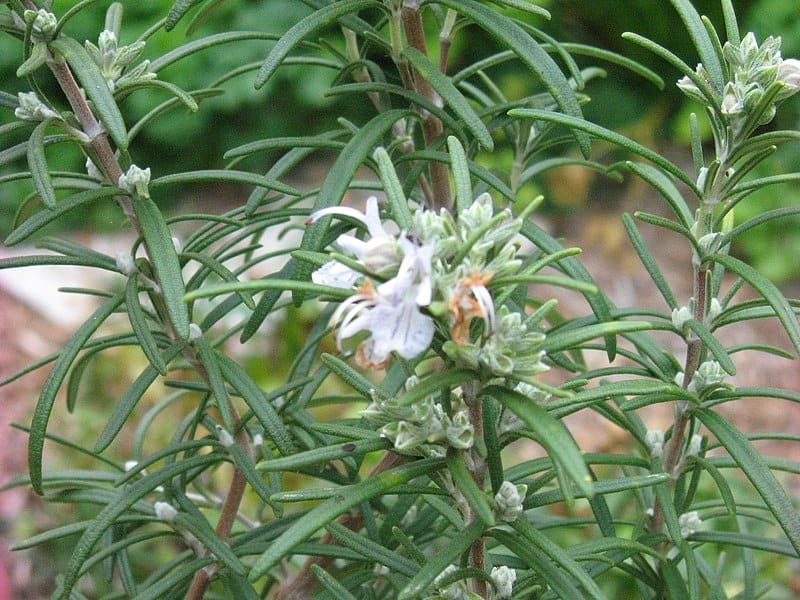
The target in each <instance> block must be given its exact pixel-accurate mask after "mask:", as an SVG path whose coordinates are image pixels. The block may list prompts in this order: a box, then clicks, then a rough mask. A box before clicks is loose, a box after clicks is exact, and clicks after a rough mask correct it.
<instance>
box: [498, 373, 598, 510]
mask: <svg viewBox="0 0 800 600" xmlns="http://www.w3.org/2000/svg"><path fill="white" fill-rule="evenodd" d="M483 393H484V394H486V395H487V396H491V397H493V398H496V399H497V400H499V401H500V403H501V404H503V406H505V407H506V408H508V409H509V410H510V411H512V412H513V413H514V414H515V415H517V416H518V417H519V418H520V419H522V421H523V422H524V423H525V425H526V426H527V427H528V428H529V429H530V430H531V431H533V432H534V433H535V434H536V440H537V441H538V442H539V443H540V444H541V445H542V446H543V447H544V448H545V449H546V450H547V454H548V456H549V457H550V458H551V460H552V461H553V462H554V463H555V464H557V465H559V466H560V467H561V468H562V469H563V470H564V472H565V473H566V474H567V475H568V476H569V478H570V479H571V480H572V481H573V482H574V483H575V485H576V486H577V488H578V490H579V491H580V492H581V493H582V494H584V495H586V496H587V497H591V496H592V495H593V493H594V492H593V488H592V476H591V474H590V473H589V469H587V468H586V463H585V462H584V460H583V456H582V454H581V451H580V449H579V448H578V445H577V444H576V443H575V440H574V438H573V437H572V435H571V434H570V433H569V431H568V430H567V428H566V427H565V426H564V424H563V423H562V422H561V421H559V420H558V419H556V418H554V417H553V416H552V415H550V413H548V412H547V411H546V410H545V409H544V408H542V407H541V406H539V405H538V404H536V403H535V402H531V401H530V399H529V398H528V397H526V396H523V395H522V394H520V393H519V392H515V391H512V390H508V389H505V388H502V387H500V386H494V385H493V386H489V387H487V388H485V389H484V390H483ZM562 490H563V491H564V493H565V494H569V493H570V492H571V488H569V487H567V486H564V485H562Z"/></svg>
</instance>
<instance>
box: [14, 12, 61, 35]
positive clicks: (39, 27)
mask: <svg viewBox="0 0 800 600" xmlns="http://www.w3.org/2000/svg"><path fill="white" fill-rule="evenodd" d="M23 17H24V18H25V22H26V23H32V25H31V38H32V39H33V41H34V42H49V41H50V40H51V39H53V34H54V33H55V31H56V27H57V26H58V19H57V18H56V16H55V15H54V14H53V13H51V12H50V11H47V10H45V9H43V8H40V9H39V10H26V11H25V12H24V13H23Z"/></svg>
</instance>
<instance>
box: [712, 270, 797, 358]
mask: <svg viewBox="0 0 800 600" xmlns="http://www.w3.org/2000/svg"><path fill="white" fill-rule="evenodd" d="M708 260H711V261H713V262H715V263H717V264H720V265H722V266H723V267H725V268H726V269H728V270H729V271H733V272H734V273H736V274H737V275H738V276H739V277H741V278H742V279H744V280H745V281H747V283H749V284H750V285H752V286H753V287H754V288H755V289H756V290H757V291H758V292H759V293H760V294H761V295H762V296H763V297H764V300H766V301H767V303H769V305H770V306H771V307H772V309H773V310H774V311H775V314H776V315H777V317H778V319H779V320H780V322H781V324H782V325H783V328H784V330H785V331H786V334H787V335H788V336H789V340H790V341H791V342H792V345H793V346H794V349H795V351H797V352H800V323H798V320H797V315H796V314H795V312H794V310H793V309H792V306H791V305H790V304H789V302H788V301H787V300H786V298H785V297H784V296H783V294H782V293H781V291H780V290H779V289H778V287H777V286H776V285H775V284H774V283H772V282H771V281H770V280H769V279H767V278H766V277H764V275H762V274H761V273H759V272H758V271H756V270H755V269H754V268H753V267H751V266H750V265H748V264H747V263H745V262H742V261H741V260H739V259H738V258H734V257H732V256H728V255H726V254H715V255H714V256H710V257H708Z"/></svg>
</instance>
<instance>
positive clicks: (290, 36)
mask: <svg viewBox="0 0 800 600" xmlns="http://www.w3.org/2000/svg"><path fill="white" fill-rule="evenodd" d="M380 6H381V4H380V3H379V2H376V1H375V0H344V1H343V2H333V3H331V4H329V5H328V6H326V7H324V8H321V9H319V10H317V11H315V12H313V13H312V14H310V15H309V16H307V17H306V18H305V19H303V20H302V21H300V22H299V23H297V24H296V25H294V26H293V27H292V28H291V29H289V31H287V32H286V33H285V34H283V36H282V37H281V39H279V40H278V42H277V43H276V44H275V46H273V48H272V50H271V51H270V53H269V55H268V56H267V58H266V60H265V61H264V62H263V63H262V65H261V68H260V69H259V71H258V74H257V75H256V80H255V86H256V89H259V88H261V87H262V86H263V85H264V84H265V83H266V82H267V80H268V79H269V78H270V77H271V76H272V74H273V73H274V72H275V70H276V69H277V68H278V67H279V66H280V65H281V63H283V61H284V59H285V58H286V56H287V55H288V54H289V52H291V51H292V49H293V48H294V47H295V46H296V45H297V44H299V43H300V42H301V41H302V40H303V39H305V38H306V37H308V36H310V35H311V34H312V33H315V32H317V31H318V30H320V29H322V28H323V27H327V26H328V25H330V24H331V23H333V22H334V21H336V20H337V19H339V18H341V17H344V16H345V15H349V14H353V13H357V12H358V11H359V10H364V9H367V8H376V7H380Z"/></svg>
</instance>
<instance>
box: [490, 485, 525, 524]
mask: <svg viewBox="0 0 800 600" xmlns="http://www.w3.org/2000/svg"><path fill="white" fill-rule="evenodd" d="M527 493H528V486H527V485H525V484H524V483H520V484H519V485H514V484H513V483H511V482H510V481H504V482H503V483H502V484H501V485H500V488H499V489H498V490H497V493H496V494H495V496H494V504H495V507H496V508H497V514H498V516H499V517H500V518H501V519H502V520H503V521H507V522H509V523H511V522H513V521H516V520H517V517H519V516H520V515H521V514H522V511H523V510H524V506H523V504H524V502H525V495H526V494H527Z"/></svg>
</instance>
